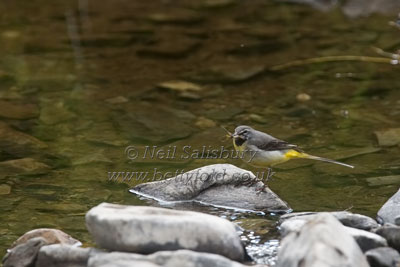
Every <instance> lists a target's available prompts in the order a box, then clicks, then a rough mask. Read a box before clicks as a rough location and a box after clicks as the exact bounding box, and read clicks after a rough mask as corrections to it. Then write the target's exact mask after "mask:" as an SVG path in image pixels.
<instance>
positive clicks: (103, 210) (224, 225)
mask: <svg viewBox="0 0 400 267" xmlns="http://www.w3.org/2000/svg"><path fill="white" fill-rule="evenodd" d="M86 225H87V228H88V230H89V232H90V233H91V234H92V236H93V239H94V240H95V242H96V244H97V245H99V246H100V247H102V248H106V249H109V250H112V251H127V252H137V253H142V254H149V253H154V252H156V251H160V250H179V249H190V250H194V251H199V252H209V253H214V254H220V255H223V256H225V257H228V258H230V259H233V260H237V261H242V260H244V249H243V247H242V244H241V242H240V238H239V236H238V235H237V233H236V230H235V226H234V224H232V223H231V222H229V221H227V220H225V219H222V218H219V217H216V216H212V215H208V214H203V213H199V212H192V211H176V210H170V209H163V208H155V207H144V206H123V205H115V204H108V203H102V204H100V205H98V206H96V207H94V208H92V209H91V210H90V211H89V212H88V213H87V214H86Z"/></svg>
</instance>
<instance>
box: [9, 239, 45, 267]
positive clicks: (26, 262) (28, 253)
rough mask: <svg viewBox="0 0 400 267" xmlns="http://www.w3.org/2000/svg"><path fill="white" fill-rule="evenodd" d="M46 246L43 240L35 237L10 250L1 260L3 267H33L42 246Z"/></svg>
mask: <svg viewBox="0 0 400 267" xmlns="http://www.w3.org/2000/svg"><path fill="white" fill-rule="evenodd" d="M45 245H48V243H47V242H46V240H45V239H43V238H41V237H36V238H32V239H30V240H28V241H27V242H26V243H23V244H20V245H18V246H16V247H15V248H13V249H11V250H10V251H9V252H8V253H7V254H6V255H5V256H4V258H3V266H4V267H30V266H33V265H34V263H35V260H36V257H37V254H38V251H39V249H40V248H41V247H42V246H45Z"/></svg>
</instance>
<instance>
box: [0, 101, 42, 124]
mask: <svg viewBox="0 0 400 267" xmlns="http://www.w3.org/2000/svg"><path fill="white" fill-rule="evenodd" d="M37 116H39V109H38V107H37V106H36V105H34V104H24V103H11V102H9V101H4V100H0V117H4V118H9V119H18V120H26V119H32V118H36V117H37Z"/></svg>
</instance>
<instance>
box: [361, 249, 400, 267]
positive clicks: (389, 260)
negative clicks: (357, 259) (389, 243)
mask: <svg viewBox="0 0 400 267" xmlns="http://www.w3.org/2000/svg"><path fill="white" fill-rule="evenodd" d="M365 256H367V260H368V262H369V265H370V266H371V267H396V266H399V265H398V264H399V263H400V254H399V252H397V251H396V250H395V249H393V248H375V249H371V250H368V251H367V253H365Z"/></svg>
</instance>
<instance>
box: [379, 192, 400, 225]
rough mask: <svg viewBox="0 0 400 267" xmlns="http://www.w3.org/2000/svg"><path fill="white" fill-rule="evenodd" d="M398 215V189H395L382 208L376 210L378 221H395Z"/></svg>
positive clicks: (399, 202)
mask: <svg viewBox="0 0 400 267" xmlns="http://www.w3.org/2000/svg"><path fill="white" fill-rule="evenodd" d="M398 216H400V190H399V191H397V192H396V193H395V194H394V195H393V196H392V197H391V198H390V199H389V200H388V201H386V203H385V204H384V205H383V206H382V208H381V209H380V210H379V211H378V221H379V222H380V223H382V224H383V223H393V224H394V223H395V219H396V217H398Z"/></svg>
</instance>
